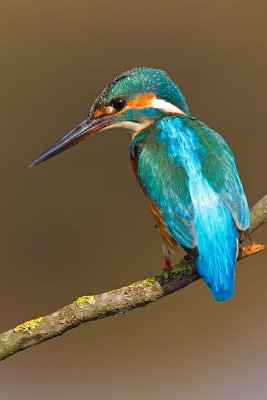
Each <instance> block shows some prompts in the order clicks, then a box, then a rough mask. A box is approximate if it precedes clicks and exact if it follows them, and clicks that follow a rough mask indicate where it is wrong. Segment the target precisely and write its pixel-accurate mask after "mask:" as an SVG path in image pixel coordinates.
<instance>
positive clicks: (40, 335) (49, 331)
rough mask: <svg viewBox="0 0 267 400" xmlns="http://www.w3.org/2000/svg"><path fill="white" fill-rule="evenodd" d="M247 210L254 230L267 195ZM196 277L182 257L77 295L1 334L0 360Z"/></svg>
mask: <svg viewBox="0 0 267 400" xmlns="http://www.w3.org/2000/svg"><path fill="white" fill-rule="evenodd" d="M250 213H251V227H250V232H253V231H255V230H256V229H257V228H258V227H259V226H261V225H262V224H263V223H264V222H265V221H266V220H267V195H266V196H264V197H263V198H262V199H261V200H260V201H259V202H258V203H256V204H255V205H254V206H253V207H252V208H251V210H250ZM263 249H264V245H263V244H261V243H255V242H252V243H249V244H247V245H242V246H240V249H239V256H238V261H239V260H242V259H244V258H246V257H249V256H251V255H253V254H256V253H258V252H260V251H262V250H263ZM198 279H200V276H199V274H198V272H197V270H196V268H195V267H194V266H192V264H191V263H190V262H188V261H187V260H186V258H183V259H182V260H181V261H180V262H179V263H178V264H177V265H175V266H173V267H172V269H171V270H170V272H169V273H166V272H162V273H160V274H158V275H156V276H154V277H152V278H147V279H144V280H141V281H138V282H134V283H132V284H130V285H129V286H125V287H122V288H120V289H114V290H111V291H109V292H107V293H102V294H97V295H86V296H81V297H78V298H77V299H76V300H75V301H74V302H73V303H71V304H69V305H67V306H65V307H63V308H61V309H60V310H58V311H56V312H54V313H52V314H49V315H46V316H44V317H39V318H35V319H32V320H30V321H26V322H24V323H22V324H20V325H18V326H17V327H16V328H14V329H11V330H9V331H7V332H4V333H2V334H0V360H4V359H5V358H7V357H10V356H11V355H12V354H15V353H18V352H19V351H22V350H25V349H27V348H29V347H32V346H35V345H37V344H39V343H42V342H44V341H45V340H49V339H52V338H54V337H56V336H60V335H62V334H63V333H65V332H66V331H68V330H70V329H73V328H75V327H77V326H78V325H81V324H83V323H85V322H89V321H95V320H97V319H100V318H105V317H108V316H110V315H115V314H120V313H124V312H127V311H130V310H133V309H135V308H138V307H141V306H144V305H146V304H149V303H152V302H154V301H156V300H158V299H160V298H161V297H164V296H167V295H169V294H171V293H174V292H176V291H178V290H180V289H183V288H184V287H186V286H188V285H189V284H191V283H193V282H194V281H196V280H198Z"/></svg>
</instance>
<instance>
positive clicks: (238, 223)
mask: <svg viewBox="0 0 267 400" xmlns="http://www.w3.org/2000/svg"><path fill="white" fill-rule="evenodd" d="M132 152H133V153H134V154H135V157H136V158H137V159H138V163H137V164H138V168H137V175H138V177H139V180H140V182H141V184H142V186H143V188H144V191H145V192H146V194H147V196H148V197H149V198H150V199H152V200H153V201H154V202H155V203H156V204H157V206H158V208H159V211H160V213H161V217H162V219H163V221H164V223H165V226H166V229H167V230H168V232H169V233H170V234H171V236H172V237H173V238H174V239H175V240H176V241H177V242H178V243H180V244H181V245H182V246H183V247H186V248H195V247H196V246H197V248H198V251H199V255H198V257H197V259H196V260H195V262H196V265H197V268H198V270H199V272H200V274H201V275H202V277H203V279H204V280H205V281H206V283H207V284H208V286H209V287H210V290H211V292H212V294H213V296H214V297H215V298H216V299H217V300H226V299H228V298H230V297H231V296H232V294H233V291H234V267H235V263H236V254H237V235H238V231H237V228H238V229H240V230H245V229H247V228H248V226H249V209H248V205H247V200H246V197H245V194H244V191H243V187H242V184H241V182H240V179H239V176H238V172H237V169H236V166H235V160H234V156H233V154H232V152H231V150H230V148H229V147H228V145H227V144H226V142H225V141H224V140H223V138H222V137H221V136H220V135H218V134H217V133H216V132H214V131H212V130H211V129H210V128H208V127H207V126H206V125H205V124H203V123H201V122H199V121H197V120H196V119H195V118H193V117H188V116H182V117H166V118H163V119H161V120H159V121H158V122H156V123H155V124H154V125H152V126H150V127H148V128H147V129H146V130H144V131H143V132H142V133H141V134H139V135H137V136H136V138H135V139H134V141H133V143H132Z"/></svg>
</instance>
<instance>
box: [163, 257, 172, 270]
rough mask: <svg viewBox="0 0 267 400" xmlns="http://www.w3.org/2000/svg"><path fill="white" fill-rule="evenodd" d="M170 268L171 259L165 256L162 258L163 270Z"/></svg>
mask: <svg viewBox="0 0 267 400" xmlns="http://www.w3.org/2000/svg"><path fill="white" fill-rule="evenodd" d="M170 270H171V259H170V257H167V256H166V257H165V259H164V266H163V271H164V272H170Z"/></svg>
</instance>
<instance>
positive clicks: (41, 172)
mask: <svg viewBox="0 0 267 400" xmlns="http://www.w3.org/2000/svg"><path fill="white" fill-rule="evenodd" d="M266 11H267V3H266V2H265V1H254V2H246V1H236V0H234V1H214V0H213V1H212V0H209V1H208V0H204V1H197V0H194V1H185V0H184V1H180V0H177V1H171V0H169V1H163V2H159V1H158V2H155V1H139V0H135V1H132V2H129V1H107V0H102V1H101V2H92V1H81V0H79V1H59V0H56V1H51V0H49V1H46V2H36V1H33V0H31V1H19V0H14V1H2V2H1V17H0V18H1V25H0V26H1V35H0V41H1V75H0V79H1V93H0V98H1V148H0V182H1V202H0V204H1V208H0V220H1V229H0V260H1V275H0V276H1V292H0V307H1V311H0V312H1V319H0V329H1V331H4V330H6V329H10V328H12V327H14V326H15V325H17V324H18V323H20V322H23V321H24V320H26V319H30V318H33V317H38V316H40V315H45V314H47V313H50V312H52V311H55V310H56V309H58V308H60V307H61V306H63V305H64V304H68V303H69V302H71V301H72V300H73V299H75V298H76V297H77V296H79V295H83V294H93V293H99V292H102V291H105V290H109V289H111V288H115V287H119V286H121V285H125V284H127V283H130V282H131V281H135V280H137V279H141V278H144V277H147V276H150V275H151V274H154V273H156V272H158V271H159V270H160V269H161V265H162V254H161V243H160V239H159V236H158V232H157V231H156V230H155V229H154V221H153V219H152V217H151V215H150V213H149V211H148V208H147V205H146V203H145V201H144V200H143V197H142V194H141V192H140V190H139V189H138V187H137V185H136V183H135V181H134V179H133V177H132V173H131V171H130V169H129V166H128V158H129V143H130V135H129V134H128V133H127V132H125V131H108V132H107V133H103V135H99V136H96V137H94V138H92V139H91V140H88V141H86V142H85V143H83V144H82V145H80V146H77V147H75V148H73V149H71V150H70V151H68V152H66V153H64V154H62V155H61V156H58V157H56V158H54V159H53V160H50V161H49V162H47V163H45V164H42V165H41V166H39V167H36V168H32V169H29V168H27V165H28V163H29V162H30V161H32V159H33V158H34V157H35V156H36V155H37V154H38V153H39V152H40V151H42V150H44V149H45V148H46V147H47V145H49V144H51V143H52V142H53V141H55V139H57V138H59V137H60V136H61V135H63V134H64V133H66V132H67V131H69V130H70V129H71V128H72V127H73V126H75V125H76V124H77V123H78V122H80V121H81V120H83V119H84V117H85V116H86V115H87V113H88V111H89V108H90V107H91V104H92V102H93V101H94V99H95V98H96V96H97V95H98V94H99V92H100V91H101V90H102V89H103V87H104V86H105V85H106V83H108V82H109V81H110V80H111V79H112V78H114V76H116V75H117V74H119V73H121V72H123V71H124V70H126V69H128V68H132V67H134V66H143V65H147V66H153V67H158V68H163V69H165V70H166V71H168V73H169V74H170V76H171V77H172V78H173V79H174V80H175V82H177V83H178V84H179V85H180V88H181V89H182V90H183V91H184V93H185V94H186V97H187V100H188V103H189V105H190V108H191V112H192V114H194V115H196V116H198V117H199V118H200V119H202V120H204V121H205V122H207V123H208V125H210V126H211V127H212V128H214V129H216V130H217V131H218V132H220V133H221V134H222V135H223V136H224V137H225V138H226V139H227V141H228V142H229V144H230V145H231V147H232V149H233V150H234V152H235V154H236V158H237V163H238V167H239V171H240V174H241V177H242V180H243V183H244V186H245V189H246V192H247V195H248V199H249V203H250V205H252V204H253V203H255V202H256V201H257V200H258V199H259V198H260V197H262V196H263V195H264V194H265V193H266V162H265V160H266V145H267V134H266V104H267V103H266V86H267V74H266V66H267V56H266V34H267V25H266ZM266 233H267V224H266V225H265V226H264V227H262V228H261V229H259V230H258V231H257V232H256V233H255V235H254V240H261V241H265V242H266V238H267V235H266ZM266 261H267V252H265V253H264V254H260V255H258V256H255V257H253V258H250V259H248V260H246V261H244V262H242V264H240V265H239V266H238V268H237V279H236V295H235V297H234V299H233V301H231V302H229V303H226V304H218V303H216V302H215V301H214V300H213V299H212V298H211V296H210V294H209V292H208V290H207V288H206V286H205V285H204V284H203V283H202V282H197V283H195V284H194V285H191V286H190V287H188V288H186V289H185V290H183V291H181V292H180V293H177V294H174V295H172V296H168V297H167V298H165V299H163V300H161V301H158V302H156V303H155V304H153V305H151V306H149V307H146V308H144V309H139V310H136V311H133V312H131V313H128V314H126V315H122V316H116V317H113V318H108V319H105V320H102V321H98V322H97V323H91V324H88V325H84V326H82V327H80V328H78V329H76V330H74V331H71V332H69V333H67V334H66V335H64V336H63V337H61V338H59V339H54V340H52V341H49V342H46V343H44V344H42V345H39V346H37V347H35V348H32V349H29V350H27V351H25V352H22V353H20V354H18V355H16V356H14V357H11V358H10V359H8V360H6V361H4V362H3V363H1V365H0V398H1V399H4V400H14V399H21V400H22V399H41V400H43V399H73V398H75V399H97V400H102V399H103V400H104V399H105V400H106V399H117V400H119V399H129V400H134V399H153V400H154V399H167V400H169V399H170V400H172V399H177V398H179V399H190V400H191V399H192V400H194V399H205V400H209V399H216V400H221V399H242V400H246V399H252V398H253V399H266V389H267V372H266V364H267V354H266V346H267V339H266V330H267V321H266V313H267V294H266V283H267V269H266Z"/></svg>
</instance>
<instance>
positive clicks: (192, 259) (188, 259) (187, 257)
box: [184, 254, 195, 266]
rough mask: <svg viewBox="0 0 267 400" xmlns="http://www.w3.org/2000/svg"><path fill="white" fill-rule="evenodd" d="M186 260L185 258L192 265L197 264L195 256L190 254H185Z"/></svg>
mask: <svg viewBox="0 0 267 400" xmlns="http://www.w3.org/2000/svg"><path fill="white" fill-rule="evenodd" d="M184 260H185V261H186V262H187V263H188V264H190V265H192V266H195V262H194V258H193V257H192V256H191V255H190V254H186V255H185V256H184Z"/></svg>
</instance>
